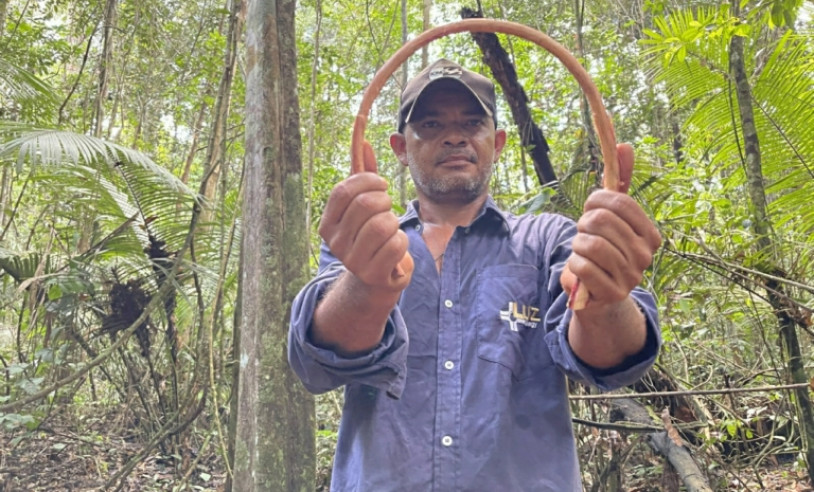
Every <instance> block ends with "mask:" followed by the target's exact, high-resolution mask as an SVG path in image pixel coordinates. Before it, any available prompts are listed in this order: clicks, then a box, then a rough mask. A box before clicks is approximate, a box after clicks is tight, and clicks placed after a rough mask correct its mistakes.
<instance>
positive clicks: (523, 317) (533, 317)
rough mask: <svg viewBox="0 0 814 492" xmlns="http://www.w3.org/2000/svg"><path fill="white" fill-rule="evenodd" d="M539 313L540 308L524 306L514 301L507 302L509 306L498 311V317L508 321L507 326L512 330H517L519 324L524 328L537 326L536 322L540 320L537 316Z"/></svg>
mask: <svg viewBox="0 0 814 492" xmlns="http://www.w3.org/2000/svg"><path fill="white" fill-rule="evenodd" d="M538 314H540V309H539V308H536V307H533V306H524V305H522V304H521V305H518V304H517V303H516V302H513V301H512V302H509V306H508V307H507V308H506V310H505V311H504V310H501V311H500V319H502V320H503V321H508V322H509V328H510V329H511V330H512V331H518V328H517V327H518V325H519V326H525V327H526V328H537V323H539V322H540V318H539V317H538V316H537V315H538Z"/></svg>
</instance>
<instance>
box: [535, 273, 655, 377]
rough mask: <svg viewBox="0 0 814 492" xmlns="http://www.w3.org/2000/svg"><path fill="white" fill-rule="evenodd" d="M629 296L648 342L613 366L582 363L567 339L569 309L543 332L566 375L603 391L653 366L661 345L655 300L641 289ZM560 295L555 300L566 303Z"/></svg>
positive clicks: (640, 374)
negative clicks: (635, 307)
mask: <svg viewBox="0 0 814 492" xmlns="http://www.w3.org/2000/svg"><path fill="white" fill-rule="evenodd" d="M631 296H632V297H633V299H634V301H636V303H637V304H638V305H639V309H640V310H641V311H642V313H643V314H644V317H645V322H646V327H647V332H648V333H647V340H648V343H646V344H645V346H644V348H643V349H642V351H641V352H639V353H638V354H635V355H633V356H632V357H629V358H628V359H627V360H626V361H625V362H624V363H622V364H621V365H619V366H617V367H615V368H612V369H609V370H608V369H596V368H594V367H591V366H588V365H587V364H585V363H583V362H582V361H581V360H579V358H578V357H577V356H576V354H574V351H573V350H572V349H571V346H570V344H569V343H568V338H567V334H568V325H569V323H570V321H571V316H572V315H573V311H571V310H570V309H569V310H567V311H566V312H565V314H564V315H563V316H562V318H561V320H560V322H559V324H558V326H557V328H556V329H555V330H553V331H551V332H549V333H548V334H546V343H547V345H548V347H549V351H550V352H551V357H552V359H553V360H554V362H555V363H556V364H557V365H559V366H560V368H561V369H562V370H563V371H564V372H565V373H566V374H567V375H568V377H570V378H572V379H575V380H578V381H583V382H585V383H588V384H590V385H593V386H596V387H597V388H599V389H600V390H602V391H609V390H613V389H617V388H620V387H622V386H627V385H629V384H633V383H635V382H636V381H637V380H639V378H641V377H642V376H643V375H644V374H645V373H646V372H647V370H648V369H649V368H650V367H651V366H652V365H653V363H654V362H655V361H656V357H657V356H658V351H659V347H660V345H661V333H660V332H659V330H658V326H659V325H658V317H657V313H656V306H655V302H654V300H653V296H652V295H651V294H650V293H648V292H646V291H644V290H643V289H639V288H637V289H635V290H634V291H633V292H632V293H631ZM562 297H563V299H558V300H557V302H563V303H565V302H567V298H566V297H565V296H562Z"/></svg>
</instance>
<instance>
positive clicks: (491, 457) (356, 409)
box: [289, 198, 660, 492]
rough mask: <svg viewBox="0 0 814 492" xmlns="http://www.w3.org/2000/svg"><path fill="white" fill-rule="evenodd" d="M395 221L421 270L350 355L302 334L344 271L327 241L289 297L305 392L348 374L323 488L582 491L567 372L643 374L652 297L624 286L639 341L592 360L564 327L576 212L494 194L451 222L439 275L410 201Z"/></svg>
mask: <svg viewBox="0 0 814 492" xmlns="http://www.w3.org/2000/svg"><path fill="white" fill-rule="evenodd" d="M400 220H401V228H402V229H403V230H404V231H405V232H406V233H407V236H408V238H409V241H410V245H409V251H410V254H411V255H412V256H413V259H414V260H415V271H414V272H413V277H412V280H411V282H410V285H409V286H408V287H407V288H406V289H405V290H404V292H403V293H402V295H401V298H400V300H399V302H398V305H397V306H396V307H395V309H394V310H393V312H392V313H391V314H390V318H389V320H388V323H387V326H386V329H385V333H384V337H383V339H382V341H381V343H380V344H379V346H378V347H377V348H375V349H374V350H373V351H372V352H370V353H368V354H366V355H362V356H359V357H354V358H345V357H341V356H339V355H337V354H336V353H334V352H332V351H331V350H326V349H324V348H320V347H317V346H315V345H313V344H312V343H311V341H310V339H309V334H308V330H309V327H310V326H311V322H312V319H313V313H314V308H315V306H316V304H317V302H318V301H319V299H320V298H321V296H322V295H323V294H324V293H325V291H326V289H327V288H328V286H329V285H330V284H331V282H333V281H334V280H335V279H336V278H337V276H338V275H340V274H341V273H342V272H343V271H344V268H343V267H342V265H341V263H340V262H338V261H337V259H336V258H335V257H333V256H332V255H331V254H330V252H329V251H328V250H327V248H325V246H324V245H323V248H322V253H321V256H320V266H319V273H318V275H317V277H316V278H315V279H314V280H312V281H311V282H310V283H309V284H308V285H307V286H306V287H305V288H304V289H303V290H302V291H301V292H300V294H299V295H298V296H297V298H296V299H295V301H294V304H293V306H292V317H291V326H290V333H289V361H290V363H291V366H292V368H293V369H294V370H295V371H296V373H297V374H298V375H299V377H300V378H301V379H302V381H303V383H304V384H305V386H306V388H308V390H310V391H312V392H315V393H319V392H325V391H329V390H332V389H334V388H337V387H340V386H342V385H344V386H345V406H344V409H343V412H342V422H341V424H340V429H339V436H338V443H337V447H336V454H335V459H334V470H333V477H332V483H331V490H333V491H342V492H351V491H359V492H361V491H365V492H368V491H370V492H384V491H417V492H427V491H439V492H440V491H444V492H446V491H464V490H466V491H554V492H567V491H581V490H582V485H581V480H580V472H579V464H578V462H577V454H576V446H575V441H574V436H573V431H572V425H571V413H570V407H569V403H568V398H567V391H566V390H567V388H566V376H568V377H570V378H572V379H575V380H578V381H582V382H585V383H588V384H591V385H594V386H597V387H599V388H600V389H603V390H609V389H613V388H617V387H620V386H623V385H627V384H631V383H633V382H634V381H636V380H637V379H638V378H639V377H641V375H642V374H643V373H644V372H645V371H646V370H647V369H648V368H649V367H650V365H651V364H652V363H653V362H654V360H655V357H656V355H657V352H658V345H659V340H660V335H659V333H658V328H657V327H658V324H657V319H656V307H655V304H654V301H653V298H652V296H651V295H650V294H648V293H647V292H645V291H644V290H641V289H636V290H634V292H633V293H632V296H633V297H634V298H635V300H636V301H637V302H638V304H639V306H640V308H641V309H642V311H643V312H644V314H645V317H646V319H647V325H648V330H649V333H648V343H647V346H646V347H645V349H644V350H643V351H642V353H640V354H638V355H637V356H635V357H633V358H631V360H629V361H626V363H625V364H623V365H622V366H620V367H619V368H616V369H615V370H610V371H608V370H603V371H599V370H595V369H592V368H590V367H588V366H586V365H585V364H583V363H581V361H579V360H578V359H577V357H576V356H575V355H574V353H573V352H572V350H571V348H570V346H569V345H568V341H567V337H566V334H567V327H568V322H569V320H570V317H571V311H570V310H569V309H567V300H568V299H567V295H566V294H565V293H564V291H563V290H562V287H561V286H560V273H561V272H562V269H563V267H564V265H565V262H566V260H567V259H568V257H569V255H570V254H571V241H572V238H573V236H574V234H575V233H576V227H575V224H574V223H573V221H571V220H569V219H566V218H564V217H561V216H558V215H549V214H543V215H519V216H518V215H513V214H509V213H506V212H503V211H501V210H499V209H498V208H497V206H496V205H495V204H494V202H493V201H492V199H491V198H489V199H488V200H487V202H486V204H485V205H484V207H483V209H482V210H481V212H480V214H479V215H478V217H477V218H476V219H475V220H474V221H473V222H472V224H470V225H469V226H468V227H458V228H457V229H456V230H455V232H454V234H453V235H452V238H451V239H450V241H449V243H448V244H447V247H446V250H445V252H444V262H443V268H442V269H441V272H440V274H439V272H438V271H437V270H436V266H435V261H434V259H433V258H432V256H431V254H430V252H429V250H428V249H427V247H426V245H425V243H424V240H423V239H422V237H421V231H422V227H423V226H422V224H421V222H420V220H419V216H418V211H417V204H416V202H414V203H413V204H411V205H410V207H409V208H408V210H407V213H406V214H405V215H404V216H403V217H402V218H401V219H400Z"/></svg>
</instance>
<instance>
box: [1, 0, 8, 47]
mask: <svg viewBox="0 0 814 492" xmlns="http://www.w3.org/2000/svg"><path fill="white" fill-rule="evenodd" d="M8 1H9V0H0V38H2V37H3V34H5V33H6V12H7V11H8Z"/></svg>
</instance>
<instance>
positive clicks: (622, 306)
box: [561, 144, 661, 368]
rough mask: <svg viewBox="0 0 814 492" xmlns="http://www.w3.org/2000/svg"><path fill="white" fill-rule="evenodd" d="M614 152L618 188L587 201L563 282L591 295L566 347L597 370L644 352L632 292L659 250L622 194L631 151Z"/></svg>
mask: <svg viewBox="0 0 814 492" xmlns="http://www.w3.org/2000/svg"><path fill="white" fill-rule="evenodd" d="M617 152H618V158H619V174H620V180H621V182H622V189H620V191H619V192H615V191H608V190H600V191H597V192H595V193H593V194H592V195H591V196H590V197H589V198H588V200H587V201H586V202H585V209H584V213H583V215H582V217H581V218H580V219H579V221H578V222H577V235H576V236H575V237H574V242H573V245H572V248H573V254H572V255H571V257H570V258H569V260H568V264H567V266H566V268H565V270H564V271H563V274H562V277H561V282H562V285H563V288H564V289H565V290H566V291H567V292H570V291H571V289H572V288H573V286H574V283H575V280H576V279H575V275H576V277H578V278H579V279H580V281H581V282H582V283H583V284H584V285H585V287H586V288H587V289H588V292H589V293H590V298H589V301H588V305H587V307H585V308H584V309H581V310H579V311H576V312H575V313H574V316H573V317H572V318H571V324H570V326H569V330H568V342H569V344H570V345H571V348H572V349H573V351H574V353H575V354H576V355H577V357H579V358H580V359H581V360H582V361H583V362H585V363H587V364H589V365H591V366H593V367H596V368H611V367H614V366H617V365H619V364H621V363H622V362H623V361H624V360H625V359H626V358H627V357H629V356H632V355H635V354H637V353H638V352H639V351H641V350H642V348H644V346H645V342H646V339H647V331H646V324H645V318H644V316H643V315H642V313H641V312H640V311H639V309H638V306H637V305H636V303H635V301H634V300H633V299H632V298H631V297H630V292H631V291H632V290H633V288H634V287H636V286H637V285H638V284H639V283H640V282H641V280H642V275H643V273H644V271H645V270H646V269H647V267H648V266H650V264H651V263H652V261H653V254H654V253H655V252H656V250H657V249H658V247H659V246H660V245H661V236H660V234H659V232H658V230H657V229H656V226H655V224H653V222H652V221H651V220H650V218H649V217H647V215H646V214H645V212H644V210H642V208H641V207H640V206H639V204H638V203H636V201H635V200H633V199H632V198H631V197H630V196H628V195H627V194H626V192H627V188H628V187H629V186H630V177H631V174H632V171H633V149H632V148H631V147H630V146H629V145H624V144H623V145H619V147H618V150H617Z"/></svg>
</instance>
